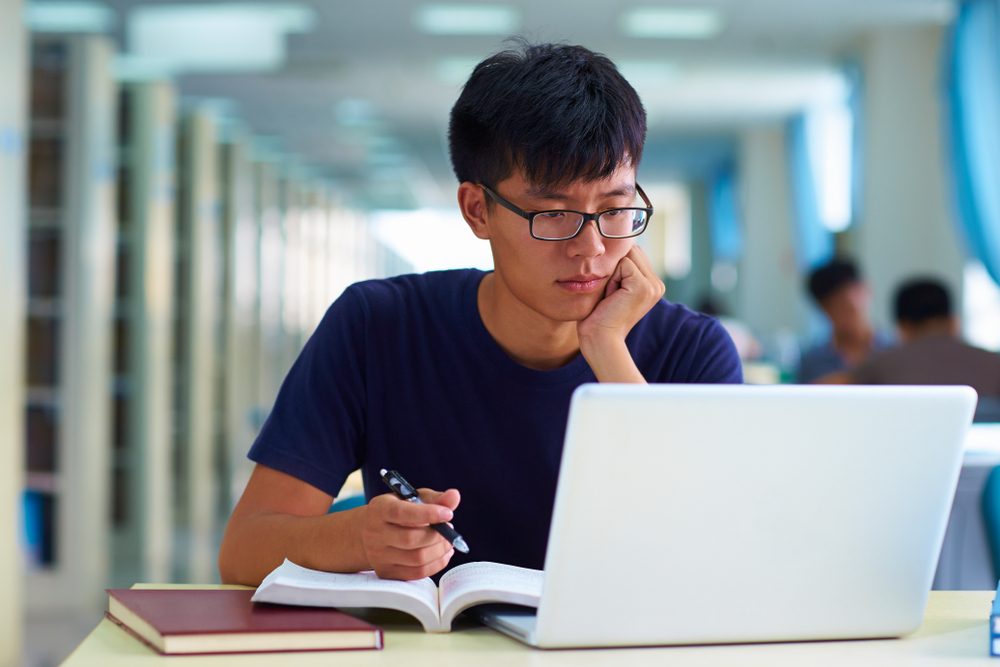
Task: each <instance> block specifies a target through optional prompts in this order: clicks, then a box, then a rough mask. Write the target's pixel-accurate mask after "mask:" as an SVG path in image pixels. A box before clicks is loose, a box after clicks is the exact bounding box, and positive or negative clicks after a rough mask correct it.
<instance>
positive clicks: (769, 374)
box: [0, 0, 1000, 665]
mask: <svg viewBox="0 0 1000 667" xmlns="http://www.w3.org/2000/svg"><path fill="white" fill-rule="evenodd" d="M998 17H1000V8H998V2H997V0H970V1H968V2H959V1H957V0H954V1H953V0H839V1H838V2H821V1H819V0H816V1H804V0H687V1H686V2H675V1H672V0H661V1H659V2H655V1H640V0H636V1H630V0H626V1H622V2H613V3H608V2H596V1H594V0H573V1H570V0H544V1H536V2H527V1H526V0H511V1H508V2H499V1H498V2H471V1H470V2H466V3H461V4H434V3H425V2H419V1H416V0H412V1H406V0H371V1H369V2H359V3H358V2H356V3H346V2H336V1H334V0H302V1H296V2H257V1H254V0H245V1H244V2H240V3H229V2H207V1H206V2H199V1H194V0H187V1H184V2H173V1H167V0H159V1H139V0H106V1H103V2H102V1H98V0H67V1H56V0H51V1H44V2H42V1H39V2H24V0H0V442H2V447H0V457H2V458H0V491H2V498H0V527H2V528H3V533H2V536H0V664H22V663H24V664H33V665H42V664H56V663H58V662H59V661H60V660H61V659H62V658H64V657H65V656H66V655H67V654H68V652H69V651H70V650H71V649H72V647H73V646H75V645H76V644H77V643H78V642H79V641H80V640H81V639H82V637H83V636H84V635H85V634H86V633H87V632H88V631H89V630H90V629H91V628H92V627H93V626H94V625H95V624H96V622H97V620H98V619H99V617H100V613H101V610H102V608H103V605H104V603H105V602H104V601H105V595H104V593H103V589H104V588H105V587H109V586H128V585H130V584H132V583H133V582H136V581H156V582H167V581H177V582H183V581H195V582H212V581H217V576H218V575H217V572H216V568H215V555H216V552H217V546H218V542H219V538H220V535H221V530H222V528H223V526H224V521H225V518H226V517H227V516H228V512H229V510H230V508H231V507H232V505H233V503H234V502H235V499H236V498H237V497H238V494H239V493H240V491H241V490H242V488H243V485H244V482H245V480H246V478H247V476H248V474H249V466H248V462H247V460H246V458H245V453H246V451H247V449H248V447H249V445H250V443H251V442H252V441H253V438H254V435H255V433H256V430H257V429H258V428H259V426H260V425H261V423H262V420H263V419H264V418H265V417H266V415H267V412H268V410H269V408H270V405H271V402H272V400H273V398H274V396H275V393H276V391H277V389H278V386H279V384H280V382H281V379H282V377H283V376H284V373H285V372H286V370H287V369H288V367H289V366H290V364H291V363H292V361H293V360H294V359H295V357H296V355H297V353H298V350H299V349H300V347H301V345H302V344H303V343H304V341H305V339H306V338H307V337H308V335H309V334H310V332H311V331H312V329H313V327H314V326H315V325H316V323H317V322H318V321H319V318H320V317H321V316H322V315H323V313H324V311H325V309H326V307H327V306H328V305H329V303H330V302H331V301H332V300H333V299H335V298H336V297H337V296H338V295H339V294H340V292H341V291H342V290H343V289H344V288H345V287H346V286H347V285H349V284H350V283H352V282H354V281H357V280H362V279H366V278H372V277H382V276H389V275H394V274H399V273H405V272H412V271H426V270H432V269H438V268H452V267H467V266H473V267H482V268H489V267H490V266H491V258H490V254H489V248H488V246H487V245H486V244H485V242H482V241H478V240H476V239H475V238H474V237H473V236H472V234H471V233H469V231H468V230H467V228H466V226H465V224H464V222H463V221H462V219H461V217H460V215H459V214H458V211H457V207H456V205H455V191H456V186H457V183H456V181H455V178H454V175H453V173H452V171H451V168H450V164H449V161H448V156H447V150H446V137H445V130H446V123H447V118H448V112H449V109H450V107H451V105H452V104H453V103H454V101H455V99H456V97H457V95H458V93H459V91H460V89H461V86H462V84H463V82H464V81H465V79H466V78H467V77H468V75H469V74H470V72H471V70H472V68H473V66H474V65H475V64H476V63H477V62H478V61H480V60H482V59H483V58H485V57H486V56H488V55H489V54H491V53H493V52H495V51H497V50H499V49H501V48H503V47H504V39H505V38H507V37H509V36H511V35H523V36H525V37H526V38H528V39H529V40H531V41H565V42H570V43H578V44H582V45H584V46H587V47H589V48H591V49H593V50H596V51H600V52H603V53H605V54H606V55H608V56H609V57H610V58H612V59H613V60H614V61H615V62H616V63H617V64H618V65H619V67H620V68H621V70H622V72H623V73H624V75H625V76H626V78H628V79H629V81H631V83H632V84H633V85H634V86H635V87H636V89H637V90H638V91H639V93H640V95H641V97H642V99H643V101H644V103H645V106H646V110H647V112H648V115H649V135H648V141H647V144H646V152H645V155H644V159H643V162H642V164H641V166H640V169H639V175H638V180H639V182H640V183H641V184H642V185H643V188H644V189H645V190H646V192H647V193H648V194H649V195H650V198H651V200H652V202H653V204H654V206H655V208H656V214H655V217H654V220H653V222H652V223H651V225H650V230H649V231H648V232H647V233H646V234H645V235H644V236H643V237H642V239H641V242H642V244H643V245H644V247H645V248H646V250H647V252H648V253H649V255H650V257H651V259H652V261H653V263H654V265H655V267H656V269H657V270H658V271H659V272H660V273H661V275H662V276H663V278H664V281H665V282H666V284H667V298H669V299H671V300H673V301H677V302H681V303H685V304H688V305H690V306H691V307H693V308H704V307H706V306H705V304H707V303H709V302H711V304H712V309H713V311H714V312H715V313H716V314H718V315H721V316H724V317H725V318H726V320H727V321H728V322H730V323H731V324H732V325H733V327H734V328H733V329H732V330H733V331H739V332H741V333H740V335H746V336H748V337H749V339H750V340H752V341H753V343H752V344H750V346H749V347H747V348H746V349H745V350H743V352H744V356H745V362H746V373H747V378H748V380H750V381H754V382H782V381H790V380H791V379H792V378H793V375H794V371H795V367H796V365H797V364H798V360H799V356H800V352H801V351H802V350H804V349H806V348H807V347H808V346H810V345H811V344H812V343H813V342H814V341H816V340H819V339H822V337H823V336H825V335H828V333H829V332H828V327H829V325H828V324H827V323H826V320H825V318H823V317H822V316H821V314H820V312H819V310H817V309H816V307H815V306H814V305H812V303H811V302H810V300H809V298H808V293H807V291H806V290H805V287H804V280H805V276H806V274H807V273H808V271H809V270H810V269H811V268H812V267H815V266H816V265H818V264H820V263H822V262H824V261H826V260H828V259H829V258H831V257H832V256H834V255H835V254H848V255H850V256H852V257H853V258H854V259H856V260H857V262H858V264H859V266H860V267H861V269H862V271H863V273H864V275H865V277H866V279H867V284H868V285H869V287H870V289H871V297H872V299H871V317H872V319H873V321H874V322H875V325H876V326H877V327H878V328H880V329H885V330H891V328H892V324H893V323H892V314H891V312H890V302H891V297H892V293H893V290H894V289H895V287H896V286H897V284H898V283H899V281H900V280H902V279H904V278H906V277H908V276H911V275H913V274H933V275H935V276H937V277H939V278H940V279H942V280H943V281H944V282H945V283H946V284H947V285H948V286H949V287H950V288H951V290H952V293H953V295H954V296H955V298H956V305H957V309H958V310H959V311H960V312H959V314H960V316H961V323H962V333H963V336H964V337H965V339H966V340H968V341H970V342H973V343H975V344H976V345H978V346H981V347H984V348H987V349H990V350H994V351H996V350H998V349H1000V291H998V285H997V280H998V279H1000V130H998V128H1000V52H998V51H997V47H996V45H997V44H998V43H1000V18H998ZM348 491H356V489H350V490H348ZM348 491H345V494H346V493H347V492H348ZM993 581H994V582H995V579H994V580H993Z"/></svg>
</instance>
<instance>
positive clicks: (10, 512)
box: [0, 0, 28, 665]
mask: <svg viewBox="0 0 1000 667" xmlns="http://www.w3.org/2000/svg"><path fill="white" fill-rule="evenodd" d="M21 10H22V4H21V2H20V0H14V1H13V2H6V3H3V4H2V5H0V81H3V82H4V92H3V95H0V442H4V443H18V444H19V443H21V442H22V439H23V437H24V380H23V378H24V321H25V303H26V294H25V279H24V276H25V270H24V269H25V263H26V260H25V243H26V225H25V220H26V217H25V210H26V209H25V192H26V190H25V187H24V184H25V151H24V146H25V128H26V124H27V115H26V113H25V110H26V109H27V95H26V91H27V71H28V57H27V48H28V47H27V33H26V31H25V29H24V22H23V21H22V20H21ZM23 484H24V451H23V448H22V447H20V446H17V445H16V444H9V445H8V446H4V447H0V526H5V527H6V528H5V530H6V531H7V534H6V535H5V538H4V539H0V591H4V594H3V599H0V664H2V665H6V664H11V665H13V664H16V663H17V662H18V660H19V655H20V652H21V628H22V625H23V623H22V620H21V597H22V595H23V589H22V586H21V558H20V553H19V551H18V542H19V540H18V539H16V537H15V535H14V531H15V526H18V525H20V523H21V521H20V511H21V500H22V494H23Z"/></svg>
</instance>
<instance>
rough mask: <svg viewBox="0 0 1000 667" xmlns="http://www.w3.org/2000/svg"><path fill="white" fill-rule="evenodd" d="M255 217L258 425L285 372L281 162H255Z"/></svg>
mask: <svg viewBox="0 0 1000 667" xmlns="http://www.w3.org/2000/svg"><path fill="white" fill-rule="evenodd" d="M254 171H255V175H254V176H255V177H254V180H255V184H256V187H255V193H256V196H255V199H254V217H255V219H256V221H257V226H258V234H259V241H258V252H259V260H258V265H259V267H260V272H259V274H258V280H257V287H258V292H257V293H258V297H259V301H258V304H257V322H258V332H259V337H258V353H257V358H258V359H259V360H260V361H259V378H258V385H257V388H258V394H257V402H256V405H257V411H256V412H257V419H256V421H257V427H258V428H259V427H260V424H261V423H262V422H263V420H264V419H265V418H266V416H267V413H268V412H270V410H271V406H272V405H273V404H274V398H275V396H276V395H277V393H278V387H279V386H280V385H281V380H282V378H283V377H284V374H285V368H284V367H283V364H282V361H281V360H282V344H283V342H282V339H283V327H282V275H283V273H284V257H285V252H284V247H285V233H284V225H283V220H282V209H281V197H280V181H279V165H278V164H277V163H276V162H274V161H271V160H266V159H259V160H258V161H257V162H256V165H255V170H254Z"/></svg>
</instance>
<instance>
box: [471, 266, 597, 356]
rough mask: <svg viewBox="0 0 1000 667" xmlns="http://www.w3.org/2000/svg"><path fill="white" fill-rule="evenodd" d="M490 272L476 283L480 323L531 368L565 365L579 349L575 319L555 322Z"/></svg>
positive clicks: (510, 353) (513, 354)
mask: <svg viewBox="0 0 1000 667" xmlns="http://www.w3.org/2000/svg"><path fill="white" fill-rule="evenodd" d="M497 280H498V278H497V275H496V273H490V274H488V275H486V277H484V278H483V280H482V282H481V283H480V284H479V295H478V299H477V302H478V306H479V316H480V318H481V319H482V321H483V325H484V326H485V327H486V330H487V331H488V332H489V334H490V336H492V337H493V340H495V341H496V342H497V345H499V346H500V347H501V349H503V351H504V352H506V353H507V356H509V357H510V358H511V359H513V360H514V361H516V362H517V363H519V364H521V365H522V366H526V367H528V368H532V369H534V370H552V369H554V368H559V367H561V366H565V365H566V364H568V363H569V362H570V361H572V360H573V359H574V358H575V357H576V355H577V354H579V352H580V341H579V338H578V337H577V333H576V322H555V321H553V320H549V319H546V318H545V317H543V316H542V315H540V314H539V313H537V312H535V311H533V310H531V309H530V308H528V307H527V306H526V305H525V304H524V303H522V302H520V301H518V300H517V299H516V298H515V297H514V296H513V295H512V294H511V293H510V292H509V291H508V290H506V289H504V288H503V287H502V286H500V285H498V283H497Z"/></svg>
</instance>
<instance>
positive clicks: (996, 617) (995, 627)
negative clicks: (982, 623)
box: [990, 613, 1000, 658]
mask: <svg viewBox="0 0 1000 667" xmlns="http://www.w3.org/2000/svg"><path fill="white" fill-rule="evenodd" d="M990 656H991V657H993V658H1000V614H997V613H994V614H990Z"/></svg>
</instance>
